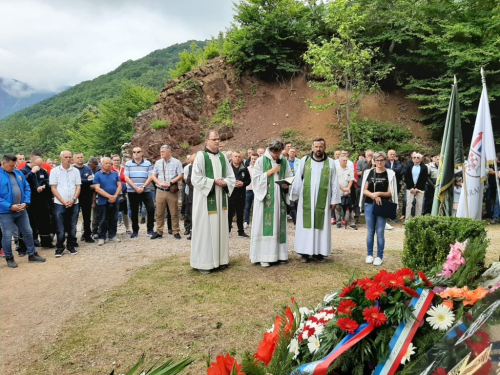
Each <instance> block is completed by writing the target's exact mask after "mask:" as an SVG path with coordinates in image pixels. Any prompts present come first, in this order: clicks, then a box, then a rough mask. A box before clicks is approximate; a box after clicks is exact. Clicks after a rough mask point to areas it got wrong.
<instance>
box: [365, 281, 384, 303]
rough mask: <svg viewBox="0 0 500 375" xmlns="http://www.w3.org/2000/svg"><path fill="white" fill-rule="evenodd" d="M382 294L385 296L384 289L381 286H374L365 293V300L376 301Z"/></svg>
mask: <svg viewBox="0 0 500 375" xmlns="http://www.w3.org/2000/svg"><path fill="white" fill-rule="evenodd" d="M382 294H385V288H384V286H383V285H382V284H376V285H374V286H372V287H371V288H370V289H368V290H367V291H366V299H369V300H370V301H376V300H378V299H379V298H380V296H381V295H382Z"/></svg>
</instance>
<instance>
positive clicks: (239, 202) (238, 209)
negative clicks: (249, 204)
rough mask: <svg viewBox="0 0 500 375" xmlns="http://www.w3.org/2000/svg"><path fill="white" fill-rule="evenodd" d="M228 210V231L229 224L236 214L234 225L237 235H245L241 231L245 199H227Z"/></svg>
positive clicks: (242, 230)
mask: <svg viewBox="0 0 500 375" xmlns="http://www.w3.org/2000/svg"><path fill="white" fill-rule="evenodd" d="M228 206H229V207H228V210H229V215H228V217H229V231H231V222H232V221H233V216H234V214H235V213H236V224H237V225H238V234H241V233H245V231H244V229H243V215H244V213H245V197H241V198H233V199H231V198H230V199H228Z"/></svg>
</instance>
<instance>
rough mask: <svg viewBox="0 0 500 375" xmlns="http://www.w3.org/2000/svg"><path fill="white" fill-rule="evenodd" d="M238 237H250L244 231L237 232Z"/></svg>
mask: <svg viewBox="0 0 500 375" xmlns="http://www.w3.org/2000/svg"><path fill="white" fill-rule="evenodd" d="M238 237H246V238H250V236H249V235H248V234H246V233H245V232H243V233H238Z"/></svg>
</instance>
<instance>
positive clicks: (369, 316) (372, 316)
mask: <svg viewBox="0 0 500 375" xmlns="http://www.w3.org/2000/svg"><path fill="white" fill-rule="evenodd" d="M363 316H364V317H365V320H366V321H367V322H368V323H371V324H373V325H374V326H375V327H380V326H381V325H384V324H385V322H386V321H387V317H386V316H385V314H384V313H383V312H380V311H379V309H378V307H377V306H373V307H369V308H368V307H367V308H366V309H364V310H363Z"/></svg>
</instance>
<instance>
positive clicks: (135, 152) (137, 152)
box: [132, 151, 142, 154]
mask: <svg viewBox="0 0 500 375" xmlns="http://www.w3.org/2000/svg"><path fill="white" fill-rule="evenodd" d="M141 152H142V151H132V153H134V154H140V153H141Z"/></svg>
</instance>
